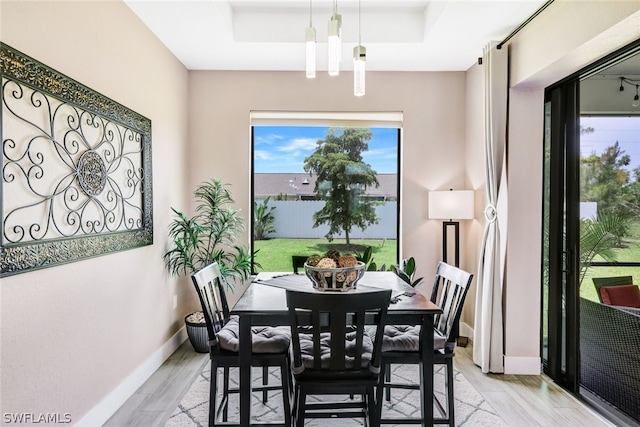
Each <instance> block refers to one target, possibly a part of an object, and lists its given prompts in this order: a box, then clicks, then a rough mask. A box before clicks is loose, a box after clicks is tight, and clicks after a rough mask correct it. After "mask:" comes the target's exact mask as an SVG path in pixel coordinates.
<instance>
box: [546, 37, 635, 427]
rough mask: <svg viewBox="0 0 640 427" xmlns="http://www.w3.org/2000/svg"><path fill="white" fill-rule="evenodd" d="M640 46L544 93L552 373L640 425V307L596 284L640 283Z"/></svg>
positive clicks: (619, 418)
mask: <svg viewBox="0 0 640 427" xmlns="http://www.w3.org/2000/svg"><path fill="white" fill-rule="evenodd" d="M639 51H640V43H636V45H635V46H632V47H629V48H627V49H625V50H624V51H621V52H619V53H618V54H617V55H612V56H611V57H609V58H605V59H604V60H602V61H600V62H599V63H598V64H594V65H593V66H591V67H589V68H588V69H586V70H583V71H581V72H580V73H578V74H576V75H575V76H572V77H570V78H567V79H566V80H564V81H562V82H560V83H558V84H557V85H555V86H553V87H550V88H548V89H547V91H546V94H545V138H544V153H545V158H544V168H545V171H544V172H545V173H544V204H543V206H544V208H543V216H544V219H543V224H544V232H543V273H544V274H543V277H542V289H543V313H542V318H543V323H542V331H541V353H542V357H543V362H544V371H545V373H546V374H547V375H549V376H550V377H551V378H553V379H554V380H555V381H556V382H557V383H559V384H561V385H562V386H563V387H565V388H566V389H568V390H570V391H572V392H574V393H575V394H576V395H578V396H580V397H581V398H584V399H586V400H589V401H591V402H592V403H593V404H594V405H595V406H597V407H599V409H601V410H602V411H603V412H605V413H606V414H608V415H609V417H610V418H611V419H612V420H614V422H615V423H616V424H620V425H625V424H636V423H638V422H640V409H639V407H638V405H637V402H638V401H640V368H639V366H640V356H639V355H640V345H638V343H639V342H640V309H636V308H634V307H632V306H633V305H634V302H633V300H632V298H631V297H629V296H628V295H627V294H625V297H623V298H621V299H618V300H617V301H614V300H613V295H614V294H616V293H619V291H620V289H621V288H616V289H614V290H609V291H606V292H605V291H601V290H599V289H598V287H597V286H596V285H597V284H598V283H599V282H602V281H603V280H604V281H606V282H608V284H609V285H614V284H615V285H621V286H626V287H627V288H630V289H634V286H635V285H637V284H639V283H640V105H638V104H640V102H636V99H635V97H634V95H635V91H636V89H637V88H638V87H640V53H638V52H639ZM636 82H637V84H638V85H639V86H635V84H636ZM621 87H622V89H621ZM603 292H604V293H603ZM608 292H609V293H610V294H609V293H608Z"/></svg>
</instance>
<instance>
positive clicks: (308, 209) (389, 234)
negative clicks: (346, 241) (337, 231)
mask: <svg viewBox="0 0 640 427" xmlns="http://www.w3.org/2000/svg"><path fill="white" fill-rule="evenodd" d="M269 206H273V207H275V210H274V211H273V216H274V217H275V222H274V227H275V229H276V232H275V233H270V234H269V235H268V236H267V237H268V238H278V237H279V238H290V239H296V238H298V239H318V238H324V237H325V235H326V234H327V232H328V231H329V226H328V225H326V224H323V225H321V226H320V227H318V228H313V214H314V213H315V212H317V211H319V210H320V209H322V207H323V206H324V202H323V201H321V200H290V201H273V200H270V201H269ZM375 209H376V216H377V217H378V219H379V220H380V222H379V223H378V224H372V225H370V226H369V227H367V229H366V230H364V231H363V230H361V229H360V228H357V227H355V228H353V229H352V230H351V233H350V235H349V237H350V238H353V239H395V238H397V236H396V232H397V223H398V213H397V202H384V204H382V205H380V206H376V208H375ZM333 237H334V238H344V233H343V234H342V235H334V236H333Z"/></svg>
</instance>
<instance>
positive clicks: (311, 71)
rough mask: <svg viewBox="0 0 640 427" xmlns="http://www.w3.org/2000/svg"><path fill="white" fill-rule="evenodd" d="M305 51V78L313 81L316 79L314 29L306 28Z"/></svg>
mask: <svg viewBox="0 0 640 427" xmlns="http://www.w3.org/2000/svg"><path fill="white" fill-rule="evenodd" d="M305 41H306V43H305V44H306V50H307V62H306V70H307V78H308V79H313V78H315V77H316V29H315V28H313V27H308V28H307V31H306V32H305Z"/></svg>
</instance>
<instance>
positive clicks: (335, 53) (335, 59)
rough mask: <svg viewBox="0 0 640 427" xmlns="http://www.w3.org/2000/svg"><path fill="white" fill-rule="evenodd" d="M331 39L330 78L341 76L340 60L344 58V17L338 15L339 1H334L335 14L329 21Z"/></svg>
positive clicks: (329, 44)
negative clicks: (342, 44)
mask: <svg viewBox="0 0 640 427" xmlns="http://www.w3.org/2000/svg"><path fill="white" fill-rule="evenodd" d="M328 33H329V39H328V40H327V42H328V51H329V57H328V67H327V68H328V71H329V75H330V76H337V75H339V74H340V59H341V56H342V52H341V50H342V46H341V38H342V16H341V15H340V14H339V13H338V0H333V14H332V15H331V20H330V21H329V28H328Z"/></svg>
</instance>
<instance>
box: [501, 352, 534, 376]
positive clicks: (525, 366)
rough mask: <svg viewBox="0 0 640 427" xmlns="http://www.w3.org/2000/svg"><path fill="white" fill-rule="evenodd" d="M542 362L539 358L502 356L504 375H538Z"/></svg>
mask: <svg viewBox="0 0 640 427" xmlns="http://www.w3.org/2000/svg"><path fill="white" fill-rule="evenodd" d="M541 366H542V361H541V360H540V358H539V357H517V356H504V373H505V374H513V375H540V374H541V373H542V371H541Z"/></svg>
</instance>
